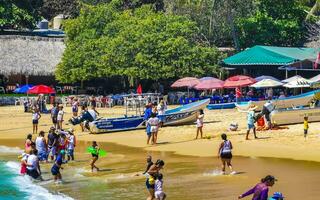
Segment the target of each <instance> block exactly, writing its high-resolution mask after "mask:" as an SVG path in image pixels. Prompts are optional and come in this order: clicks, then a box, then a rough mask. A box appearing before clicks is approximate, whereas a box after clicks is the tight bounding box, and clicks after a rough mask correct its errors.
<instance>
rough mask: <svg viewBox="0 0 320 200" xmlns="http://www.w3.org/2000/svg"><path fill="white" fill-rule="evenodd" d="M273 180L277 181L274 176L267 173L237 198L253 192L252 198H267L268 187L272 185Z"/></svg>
mask: <svg viewBox="0 0 320 200" xmlns="http://www.w3.org/2000/svg"><path fill="white" fill-rule="evenodd" d="M275 181H277V179H276V178H275V177H274V176H271V175H268V176H266V177H265V178H262V179H261V182H260V183H258V184H257V185H256V186H254V187H253V188H251V189H250V190H248V191H247V192H245V193H243V194H241V195H239V197H238V199H242V198H244V197H246V196H249V195H251V194H253V197H252V200H268V192H269V187H272V186H273V185H274V183H275Z"/></svg>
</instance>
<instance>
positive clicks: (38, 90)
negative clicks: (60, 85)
mask: <svg viewBox="0 0 320 200" xmlns="http://www.w3.org/2000/svg"><path fill="white" fill-rule="evenodd" d="M52 93H56V91H55V90H54V89H53V88H51V87H49V86H46V85H36V86H34V87H32V88H31V89H30V90H28V94H52Z"/></svg>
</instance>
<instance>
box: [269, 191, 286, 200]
mask: <svg viewBox="0 0 320 200" xmlns="http://www.w3.org/2000/svg"><path fill="white" fill-rule="evenodd" d="M283 199H284V196H283V195H282V193H281V192H275V193H273V196H272V197H271V198H270V199H269V200H283Z"/></svg>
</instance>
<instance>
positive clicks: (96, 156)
mask: <svg viewBox="0 0 320 200" xmlns="http://www.w3.org/2000/svg"><path fill="white" fill-rule="evenodd" d="M92 148H93V149H94V150H95V151H94V152H92V153H91V156H92V160H91V163H90V166H91V172H93V169H96V170H97V171H99V168H98V167H97V166H96V165H95V163H96V162H97V160H98V159H99V150H100V148H99V146H98V144H97V142H96V141H93V142H92Z"/></svg>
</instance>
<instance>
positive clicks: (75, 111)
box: [72, 98, 79, 117]
mask: <svg viewBox="0 0 320 200" xmlns="http://www.w3.org/2000/svg"><path fill="white" fill-rule="evenodd" d="M78 107H79V102H78V99H77V98H74V99H73V103H72V114H73V117H77V116H78V110H79V109H78Z"/></svg>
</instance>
